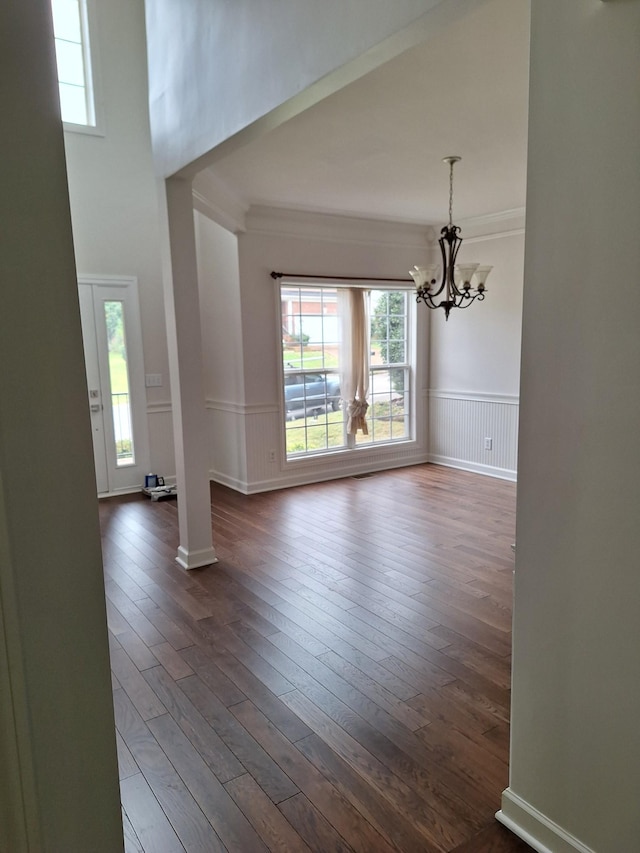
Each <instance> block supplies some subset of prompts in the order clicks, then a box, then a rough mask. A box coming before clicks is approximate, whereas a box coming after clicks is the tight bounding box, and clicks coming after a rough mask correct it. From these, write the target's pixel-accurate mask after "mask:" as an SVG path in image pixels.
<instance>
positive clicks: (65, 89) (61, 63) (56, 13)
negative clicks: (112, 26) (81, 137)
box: [51, 0, 96, 128]
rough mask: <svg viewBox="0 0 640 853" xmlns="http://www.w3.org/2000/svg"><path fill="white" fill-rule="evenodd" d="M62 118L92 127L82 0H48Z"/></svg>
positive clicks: (93, 116)
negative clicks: (51, 14) (49, 1)
mask: <svg viewBox="0 0 640 853" xmlns="http://www.w3.org/2000/svg"><path fill="white" fill-rule="evenodd" d="M51 8H52V10H53V32H54V37H55V45H56V60H57V65H58V85H59V88H60V106H61V110H62V120H63V121H64V122H65V123H67V124H70V125H76V126H81V127H84V128H91V127H95V126H96V110H95V98H94V87H93V74H92V66H91V55H90V53H89V26H88V18H87V6H86V0H51Z"/></svg>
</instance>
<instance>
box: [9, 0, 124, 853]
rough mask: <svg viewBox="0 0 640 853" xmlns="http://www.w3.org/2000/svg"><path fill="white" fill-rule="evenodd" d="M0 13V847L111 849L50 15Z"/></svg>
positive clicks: (89, 458)
mask: <svg viewBox="0 0 640 853" xmlns="http://www.w3.org/2000/svg"><path fill="white" fill-rule="evenodd" d="M0 17H1V18H2V24H1V25H0V55H1V56H2V88H1V90H0V110H1V112H2V120H3V123H4V127H5V131H4V132H3V133H1V134H0V186H1V187H2V191H1V192H0V290H1V293H2V301H1V307H0V850H6V851H11V853H26V851H36V850H38V851H45V850H46V851H60V853H62V851H69V853H71V851H81V850H83V851H84V850H86V851H89V850H91V851H92V853H114V851H118V850H122V845H123V840H122V819H121V810H120V796H119V793H120V792H119V789H118V769H117V761H116V743H115V730H114V722H113V703H112V695H111V679H110V673H109V651H108V645H107V629H106V613H105V598H104V579H103V573H102V559H101V551H100V531H99V526H98V512H97V499H96V488H95V485H96V484H95V471H94V467H93V451H92V443H91V427H90V423H89V406H88V394H87V382H86V376H85V370H84V357H83V350H82V336H81V330H80V311H79V307H78V288H77V282H76V270H75V263H74V253H73V240H72V236H71V219H70V213H69V195H68V188H67V180H66V170H65V156H64V147H63V135H62V124H61V121H60V111H59V102H58V93H57V80H56V68H55V54H54V47H53V32H52V23H51V6H50V3H49V0H5V2H3V4H2V11H1V12H0ZM25 69H28V71H25Z"/></svg>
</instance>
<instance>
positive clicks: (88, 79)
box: [52, 0, 105, 136]
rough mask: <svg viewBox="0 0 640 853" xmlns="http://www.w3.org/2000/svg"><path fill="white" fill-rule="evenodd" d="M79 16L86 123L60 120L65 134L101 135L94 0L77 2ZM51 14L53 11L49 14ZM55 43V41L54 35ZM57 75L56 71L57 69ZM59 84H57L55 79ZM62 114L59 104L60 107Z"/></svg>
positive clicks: (102, 131)
mask: <svg viewBox="0 0 640 853" xmlns="http://www.w3.org/2000/svg"><path fill="white" fill-rule="evenodd" d="M77 2H78V11H79V16H80V37H81V47H82V58H83V71H84V90H85V103H86V111H87V120H88V123H87V124H78V123H76V122H71V121H66V120H65V119H64V118H63V119H62V125H63V129H64V131H65V132H67V133H80V134H86V135H89V136H104V135H105V130H104V116H103V110H102V98H101V85H100V75H99V73H98V71H99V62H98V46H97V45H98V39H97V31H98V28H97V20H96V18H97V12H96V5H95V0H77ZM52 15H53V12H52ZM54 41H58V39H57V38H56V36H55V32H54ZM56 75H57V68H56ZM58 85H60V82H59V80H58ZM60 112H61V115H62V104H61V105H60Z"/></svg>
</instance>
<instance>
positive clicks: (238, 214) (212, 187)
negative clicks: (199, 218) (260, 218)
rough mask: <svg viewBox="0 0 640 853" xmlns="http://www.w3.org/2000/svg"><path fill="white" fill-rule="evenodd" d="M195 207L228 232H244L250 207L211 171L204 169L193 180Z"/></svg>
mask: <svg viewBox="0 0 640 853" xmlns="http://www.w3.org/2000/svg"><path fill="white" fill-rule="evenodd" d="M192 187H193V206H194V208H195V209H196V210H197V211H198V212H199V213H202V214H203V216H206V217H208V218H209V219H211V220H213V221H214V222H217V223H218V225H221V226H222V227H223V228H226V229H227V231H231V232H232V233H233V234H237V233H238V232H239V231H244V230H245V228H246V226H245V216H246V213H247V211H248V209H249V205H248V204H246V202H244V201H243V199H241V198H240V196H239V195H238V194H237V193H235V192H233V191H232V190H230V189H229V187H227V186H225V185H224V184H223V183H222V182H221V181H220V180H219V179H218V178H216V177H215V176H214V175H213V174H212V173H211V171H210V170H209V169H203V171H202V172H198V174H197V175H196V176H195V178H194V179H193V184H192Z"/></svg>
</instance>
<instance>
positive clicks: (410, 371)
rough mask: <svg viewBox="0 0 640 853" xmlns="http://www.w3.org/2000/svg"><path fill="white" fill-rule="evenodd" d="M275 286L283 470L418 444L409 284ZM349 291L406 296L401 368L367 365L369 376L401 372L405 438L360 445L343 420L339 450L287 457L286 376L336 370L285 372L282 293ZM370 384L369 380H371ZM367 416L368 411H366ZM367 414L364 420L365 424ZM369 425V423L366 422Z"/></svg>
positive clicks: (283, 282) (287, 281)
mask: <svg viewBox="0 0 640 853" xmlns="http://www.w3.org/2000/svg"><path fill="white" fill-rule="evenodd" d="M275 284H276V286H275V301H276V305H277V312H278V313H277V319H278V335H279V338H278V340H279V346H278V353H279V359H278V361H279V374H278V380H279V414H280V418H279V422H280V426H279V433H280V441H281V447H282V457H281V458H282V459H283V467H285V468H290V467H296V466H298V465H300V464H302V465H306V464H312V463H314V462H315V463H318V462H319V461H322V460H323V459H324V460H327V461H330V460H331V459H332V458H333V459H334V460H335V459H336V458H337V457H339V456H341V455H344V454H355V455H356V456H354V458H356V457H357V455H358V454H372V453H373V454H375V455H376V456H380V457H384V456H385V455H389V454H390V453H391V454H393V453H395V452H397V451H398V448H399V447H402V448H407V447H408V446H411V445H413V446H417V445H419V444H420V442H419V441H418V439H417V424H418V418H417V413H418V407H419V401H418V390H417V389H418V380H417V374H418V373H419V367H418V363H417V346H416V341H417V337H418V334H419V333H418V328H417V325H418V314H417V311H416V303H415V299H412V298H411V296H412V295H413V294H414V290H415V288H414V286H413V284H412V283H409V282H407V285H406V286H403V285H401V284H398V282H395V281H389V282H380V281H371V282H364V283H363V282H360V281H353V282H352V281H349V280H346V281H345V280H340V279H339V280H333V279H331V278H328V277H327V278H326V279H323V280H322V281H318V280H317V279H316V280H312V281H306V280H298V279H296V278H293V277H282V278H281V279H279V280H278V281H277V282H276V283H275ZM350 287H359V288H360V289H363V290H367V291H382V292H385V291H400V292H403V293H405V294H406V339H405V356H406V361H405V362H403V363H402V364H400V363H398V364H396V363H395V362H394V363H393V364H392V365H391V366H389V365H370V375H371V376H372V377H373V375H374V374H375V373H376V372H380V371H384V370H387V369H389V367H391V368H392V369H393V368H398V369H402V370H404V371H405V384H406V388H405V389H404V392H403V393H404V395H405V399H406V400H407V402H408V408H409V411H408V413H407V415H406V419H405V435H404V436H403V437H399V438H390V439H387V440H380V441H362V442H358V441H357V438H359V434H358V436H357V437H356V436H347V435H346V418H345V419H344V420H343V436H344V443H343V444H341V445H339V446H334V447H323V448H319V449H313V450H302V451H299V452H296V453H288V452H287V425H288V422H289V421H288V419H287V407H286V399H285V388H286V377H287V376H288V375H292V374H295V373H299V374H300V373H302V374H304V373H306V374H310V373H320V374H324V373H328V374H331V373H336V372H339V370H338V369H337V368H331V367H319V368H309V369H308V370H306V371H305V370H303V369H302V368H301V367H292V368H291V371H287V370H286V368H285V364H284V358H283V353H284V348H283V342H284V340H283V314H282V306H283V290H286V289H287V288H308V289H311V290H314V289H315V290H318V289H323V288H324V289H327V290H345V289H348V288H350ZM372 381H373V380H372ZM369 411H370V412H371V409H370V410H369ZM369 417H370V416H369V414H368V420H369ZM308 418H310V416H309V415H307V416H306V417H305V436H306V421H307V419H308ZM369 423H370V421H369Z"/></svg>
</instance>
